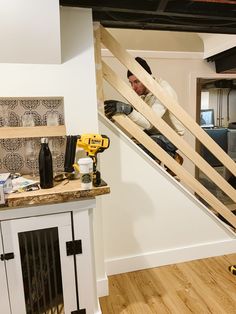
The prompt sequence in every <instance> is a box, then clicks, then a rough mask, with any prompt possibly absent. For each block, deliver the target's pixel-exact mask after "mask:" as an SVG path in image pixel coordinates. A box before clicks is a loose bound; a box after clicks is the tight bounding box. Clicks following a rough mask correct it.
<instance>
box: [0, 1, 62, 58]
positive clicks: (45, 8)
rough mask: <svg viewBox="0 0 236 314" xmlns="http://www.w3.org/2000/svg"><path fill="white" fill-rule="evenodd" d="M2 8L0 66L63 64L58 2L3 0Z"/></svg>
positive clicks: (1, 2)
mask: <svg viewBox="0 0 236 314" xmlns="http://www.w3.org/2000/svg"><path fill="white" fill-rule="evenodd" d="M0 8H1V9H0V42H1V49H0V62H9V63H17V62H21V63H60V62H61V51H60V12H59V1H58V0H50V1H48V0H38V1H36V0H34V1H32V0H10V1H9V0H0Z"/></svg>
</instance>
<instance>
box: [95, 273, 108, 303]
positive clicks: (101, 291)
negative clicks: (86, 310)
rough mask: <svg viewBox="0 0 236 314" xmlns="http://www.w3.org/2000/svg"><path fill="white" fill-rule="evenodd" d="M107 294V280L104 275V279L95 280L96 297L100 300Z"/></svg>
mask: <svg viewBox="0 0 236 314" xmlns="http://www.w3.org/2000/svg"><path fill="white" fill-rule="evenodd" d="M108 294H109V288H108V278H107V275H105V277H104V278H101V279H97V295H98V298H101V297H104V296H106V295H108Z"/></svg>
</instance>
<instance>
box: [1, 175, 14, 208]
mask: <svg viewBox="0 0 236 314" xmlns="http://www.w3.org/2000/svg"><path fill="white" fill-rule="evenodd" d="M10 191H12V179H11V174H10V173H8V172H7V173H0V204H5V194H6V193H9V192H10Z"/></svg>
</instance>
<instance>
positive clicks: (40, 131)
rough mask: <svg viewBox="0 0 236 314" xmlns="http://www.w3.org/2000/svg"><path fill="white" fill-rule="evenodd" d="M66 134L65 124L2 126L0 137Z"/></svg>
mask: <svg viewBox="0 0 236 314" xmlns="http://www.w3.org/2000/svg"><path fill="white" fill-rule="evenodd" d="M64 135H66V127H65V125H58V126H34V127H11V128H9V127H2V128H1V130H0V139H7V138H31V137H53V136H64Z"/></svg>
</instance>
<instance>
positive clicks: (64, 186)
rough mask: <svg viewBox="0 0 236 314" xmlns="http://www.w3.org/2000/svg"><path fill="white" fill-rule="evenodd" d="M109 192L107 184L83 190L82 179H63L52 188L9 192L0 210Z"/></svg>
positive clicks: (71, 199)
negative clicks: (4, 204)
mask: <svg viewBox="0 0 236 314" xmlns="http://www.w3.org/2000/svg"><path fill="white" fill-rule="evenodd" d="M109 193H110V187H109V186H107V185H106V186H101V187H93V188H92V189H91V190H82V189H81V185H80V180H70V181H62V182H59V183H55V185H54V187H53V188H50V189H40V190H37V191H28V192H21V193H19V192H17V193H12V194H9V195H8V196H7V199H6V206H4V207H2V208H0V210H4V209H9V207H27V206H32V205H43V204H55V203H64V202H69V201H75V200H83V199H88V198H93V197H95V196H99V195H103V194H109Z"/></svg>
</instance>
